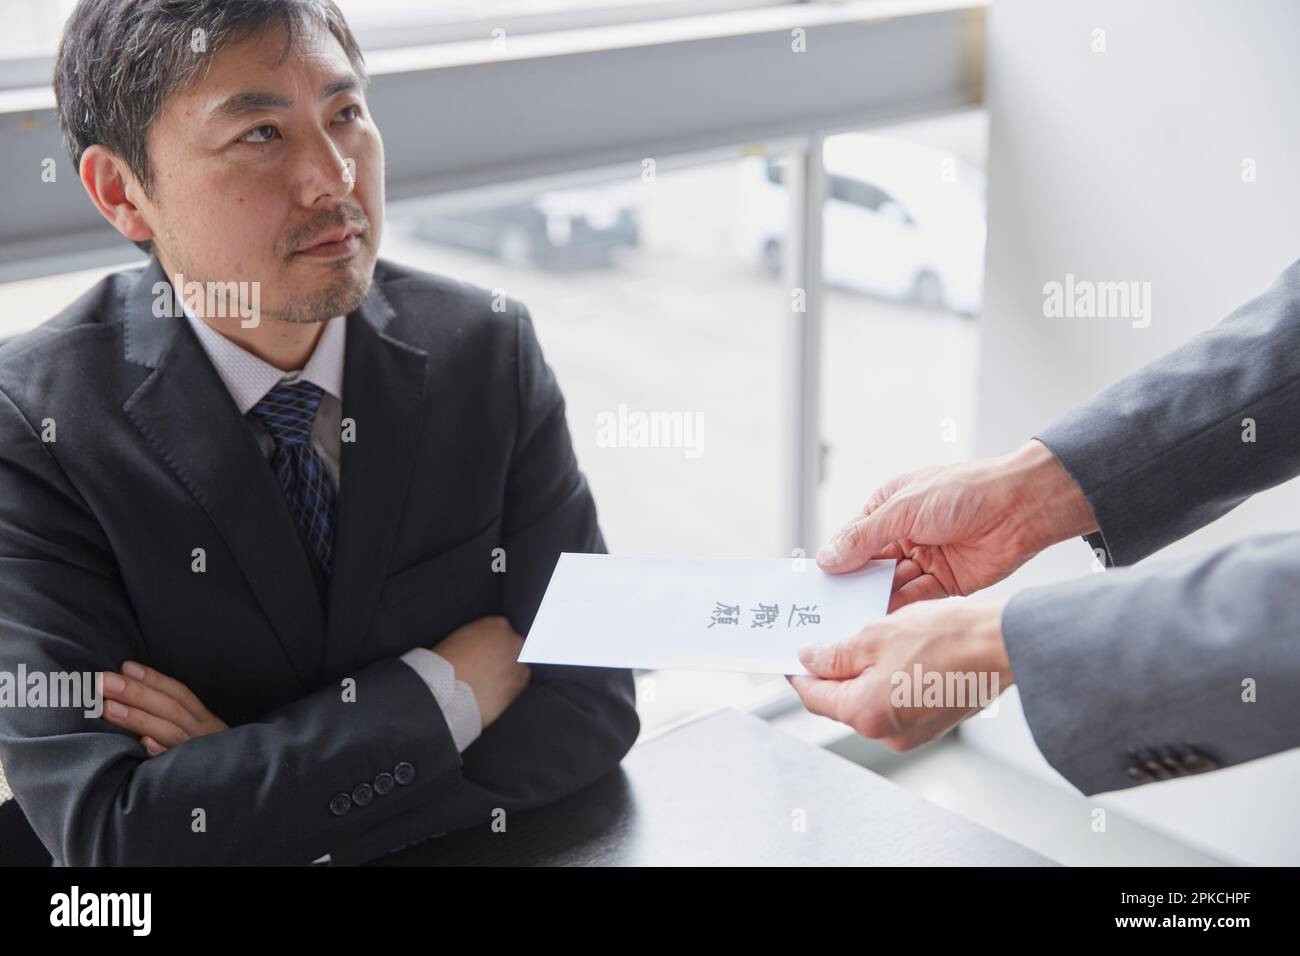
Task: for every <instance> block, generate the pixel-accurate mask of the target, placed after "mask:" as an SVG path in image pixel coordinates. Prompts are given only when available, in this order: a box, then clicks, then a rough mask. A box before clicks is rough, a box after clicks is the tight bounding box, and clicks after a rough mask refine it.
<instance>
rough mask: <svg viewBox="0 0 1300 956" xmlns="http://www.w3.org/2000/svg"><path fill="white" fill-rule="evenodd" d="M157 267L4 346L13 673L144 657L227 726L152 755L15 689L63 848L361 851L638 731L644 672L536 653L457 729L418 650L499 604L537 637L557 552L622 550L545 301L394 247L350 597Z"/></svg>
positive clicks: (570, 779) (366, 413)
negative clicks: (583, 455)
mask: <svg viewBox="0 0 1300 956" xmlns="http://www.w3.org/2000/svg"><path fill="white" fill-rule="evenodd" d="M156 282H165V277H164V275H163V269H162V267H161V265H160V264H159V262H158V261H157V259H153V260H152V261H151V262H150V263H149V265H148V266H147V267H146V268H145V269H144V270H143V271H142V270H139V269H137V270H134V271H128V272H121V273H117V274H115V275H112V276H109V277H108V278H106V279H104V280H103V281H102V282H100V283H99V284H98V285H96V286H95V287H94V288H93V289H91V290H90V291H89V292H87V293H86V294H85V295H83V296H82V297H81V298H80V299H78V300H77V301H76V302H74V303H73V304H72V305H71V306H69V307H68V308H67V309H65V310H64V311H63V312H62V313H60V314H59V315H58V316H57V317H55V318H54V319H52V320H50V321H49V322H46V323H45V324H43V325H41V326H40V327H39V328H37V329H34V330H33V331H31V332H30V333H27V334H26V335H23V336H21V337H19V338H17V339H15V340H13V341H11V342H9V343H8V344H7V345H5V346H4V347H3V348H2V349H0V670H7V671H9V672H11V673H16V672H17V669H18V666H19V664H20V663H22V664H25V665H26V668H27V671H28V672H29V673H30V672H33V671H41V672H66V671H82V672H84V671H97V670H103V669H112V670H119V669H120V667H121V664H122V661H123V660H126V659H135V660H138V661H141V662H143V663H146V664H149V665H152V666H154V667H156V668H158V669H159V670H161V671H162V672H163V673H165V674H168V675H170V676H172V677H175V678H177V679H178V680H180V681H182V682H184V683H185V684H187V685H188V686H189V687H190V689H191V690H193V691H194V692H195V693H196V694H197V695H198V696H199V698H200V699H201V700H202V701H203V702H204V703H205V704H206V705H207V706H208V708H209V709H210V710H212V712H213V713H215V714H216V715H217V716H219V717H221V718H222V719H223V720H225V721H226V722H227V723H228V724H229V725H230V727H231V729H230V730H229V731H228V732H225V733H220V734H213V735H210V736H206V737H202V738H197V739H194V740H191V741H188V742H186V743H185V744H182V745H180V746H178V747H175V748H173V749H171V750H170V751H168V752H166V753H164V754H163V755H161V756H159V757H156V758H153V759H147V758H146V753H145V750H144V748H143V747H142V745H141V744H140V743H139V741H138V740H137V739H136V737H135V736H134V735H132V734H130V733H128V732H126V731H124V730H122V729H119V728H117V727H114V726H113V725H111V724H109V723H108V722H107V721H105V720H103V719H99V718H86V717H85V716H84V715H83V713H82V708H81V707H71V708H42V709H27V708H24V709H18V708H0V761H2V762H3V765H4V768H5V771H6V773H7V775H8V778H9V781H10V784H11V785H12V787H13V790H14V793H15V794H16V796H17V798H18V800H19V802H20V804H21V805H22V807H23V809H24V810H25V811H26V813H27V816H28V817H29V818H30V820H31V822H32V826H33V827H34V828H35V830H36V832H37V833H38V834H39V836H40V837H41V839H42V841H43V842H44V843H45V845H46V847H47V848H48V849H49V850H50V852H51V853H52V854H53V856H54V859H55V862H56V863H60V864H68V865H76V864H154V863H308V862H311V861H312V860H314V859H316V858H317V857H319V856H321V855H323V854H325V853H330V854H332V857H333V860H334V862H336V863H348V862H355V861H359V860H363V859H367V858H371V857H374V856H377V855H380V854H382V853H384V852H385V851H387V850H389V849H392V848H395V847H397V846H400V845H404V844H406V843H410V842H413V841H417V840H420V839H423V838H426V837H430V836H433V835H436V834H439V833H442V832H445V831H448V830H452V829H455V828H460V827H466V826H470V825H474V824H484V823H488V822H489V821H490V820H491V818H492V813H493V811H494V810H495V809H497V808H501V809H504V810H506V811H507V812H509V811H512V810H517V809H521V808H525V807H530V806H533V805H537V804H542V803H546V802H548V801H553V800H555V799H556V798H558V797H561V796H563V795H565V794H567V793H569V792H571V791H573V790H575V789H577V788H579V787H582V786H583V785H585V784H587V783H588V782H590V781H592V780H594V779H595V778H597V777H599V776H600V775H602V774H603V773H605V772H606V771H608V770H610V769H611V768H613V767H614V766H616V765H617V763H618V761H619V760H620V759H621V758H622V756H623V755H624V753H626V752H627V750H628V748H629V747H630V746H631V744H632V742H633V740H634V739H635V737H636V734H637V731H638V723H637V718H636V713H635V710H634V692H633V685H632V679H631V675H630V674H629V673H628V672H626V671H619V670H603V669H588V668H554V667H552V668H547V667H535V668H534V670H533V678H532V682H531V684H530V685H529V687H528V689H527V690H526V691H525V692H524V693H523V694H522V696H520V697H519V698H518V699H517V700H516V701H515V703H514V704H513V705H512V706H511V707H510V708H509V710H507V711H506V713H505V714H504V715H503V716H502V717H501V718H500V719H499V720H497V721H496V722H495V723H494V724H492V725H491V726H490V727H488V728H487V729H486V730H485V731H484V732H483V734H482V736H481V737H480V738H479V739H478V740H477V741H475V743H474V744H473V745H471V746H470V747H469V748H468V749H467V750H466V751H465V753H464V754H463V755H460V754H458V753H457V752H456V747H455V745H454V744H453V742H452V738H451V735H450V733H449V731H448V729H447V725H446V722H445V720H444V719H443V716H442V713H441V711H440V710H439V708H438V706H437V704H436V703H435V700H434V697H433V695H432V694H431V693H430V691H429V689H428V688H427V687H426V685H425V684H424V683H423V682H422V680H421V679H420V677H419V676H418V675H417V674H416V673H415V671H414V670H412V669H411V668H410V667H408V666H407V665H406V664H404V663H403V662H401V661H400V660H398V655H400V654H401V653H403V652H404V651H407V650H409V649H411V648H412V647H417V646H425V647H431V646H433V645H434V644H436V643H437V642H438V641H439V640H440V639H441V638H443V637H445V636H446V635H447V634H448V633H450V632H451V631H452V630H453V629H455V628H456V627H458V626H460V625H462V624H465V623H468V622H470V621H473V620H475V619H477V618H479V617H482V616H484V615H493V614H502V615H505V616H506V617H507V618H509V620H510V621H511V623H512V624H513V625H514V627H515V629H516V630H517V631H518V632H519V633H521V634H526V633H527V631H528V628H529V627H530V626H531V623H532V620H533V617H534V615H535V614H536V612H537V608H538V605H539V603H540V601H541V597H542V594H543V592H544V591H545V589H546V585H547V582H548V581H549V579H550V575H551V571H552V569H553V568H554V565H555V562H556V560H557V558H558V556H559V554H560V552H561V551H588V552H591V551H604V541H603V539H602V537H601V533H600V530H599V528H598V527H597V524H596V510H595V505H594V503H593V501H592V498H591V494H590V493H589V491H588V488H587V484H586V481H585V479H584V478H583V476H582V474H581V473H580V472H579V470H578V467H577V462H576V460H575V458H574V454H573V451H572V447H571V444H570V440H569V434H568V429H567V426H566V423H565V418H564V402H563V399H562V397H561V394H560V391H559V388H558V387H557V386H556V382H555V378H554V376H553V375H552V373H551V371H550V369H549V368H548V367H547V365H546V364H545V362H544V360H543V357H542V353H541V350H540V347H539V345H538V343H537V339H536V337H535V335H534V332H533V327H532V323H531V320H530V319H529V316H528V312H527V311H526V309H524V307H523V306H522V305H519V304H516V303H513V302H511V303H508V306H507V308H506V309H505V310H504V311H493V309H492V308H491V304H492V303H491V299H490V296H489V294H488V293H487V292H485V291H484V290H481V289H477V288H474V287H471V286H468V285H465V284H462V283H458V282H454V281H451V280H448V279H444V278H439V277H435V276H432V275H428V274H426V273H421V272H417V271H415V270H411V269H407V268H403V267H401V266H397V265H394V264H392V263H387V262H384V261H383V260H380V261H379V262H378V263H377V265H376V269H375V281H374V284H373V286H372V289H371V292H370V294H369V297H368V298H367V299H366V301H365V303H364V304H363V305H362V306H361V308H360V309H358V310H357V311H356V312H354V313H352V314H350V315H349V316H347V323H348V326H347V348H346V358H345V372H344V399H343V417H344V419H345V421H346V420H347V419H352V420H353V421H354V422H355V441H352V442H344V444H343V446H342V456H341V471H342V478H341V486H342V487H341V495H340V498H339V515H338V524H337V528H336V539H335V562H334V575H333V581H332V586H331V589H330V594H329V601H328V608H327V613H326V612H325V610H324V609H322V607H321V605H320V601H319V599H318V596H317V591H316V588H315V585H314V583H313V577H312V571H311V569H310V565H309V563H308V559H307V556H306V552H305V551H304V550H303V547H302V545H301V543H300V539H299V536H298V533H297V530H296V528H295V525H294V522H293V518H292V517H291V514H290V511H289V508H288V506H287V504H286V501H285V498H284V496H283V494H282V492H281V490H280V488H279V486H278V484H277V483H276V479H275V476H274V474H273V472H272V470H271V468H270V466H269V465H268V463H267V461H266V460H265V458H263V456H262V454H261V452H260V450H259V448H258V446H257V442H256V440H255V438H254V436H253V433H252V431H251V430H250V428H249V427H248V424H247V422H246V421H244V420H243V419H242V418H241V417H240V415H239V413H238V410H237V409H236V407H235V404H234V401H233V400H232V398H231V396H230V394H229V392H228V391H227V389H226V387H225V385H224V384H223V383H222V381H221V380H220V378H219V377H218V375H217V372H216V370H215V369H214V368H213V366H212V365H211V363H210V362H209V360H208V358H207V356H206V354H205V353H204V351H203V349H202V346H201V345H200V344H199V342H198V340H197V339H196V337H195V336H194V334H193V330H191V329H190V328H189V326H188V323H187V322H186V320H185V319H184V317H183V316H182V315H181V312H180V311H179V305H176V307H175V313H174V314H175V315H176V316H178V317H177V318H159V317H157V316H156V315H155V314H154V312H155V310H154V302H155V298H156V297H155V295H154V292H153V289H154V284H155V283H156ZM164 288H165V289H166V290H167V294H168V295H169V296H170V294H171V293H170V286H165V287H164ZM173 302H174V300H173ZM50 422H52V423H53V425H54V438H55V440H54V441H45V440H42V439H43V437H48V436H47V434H46V431H45V429H46V426H47V425H48V424H49V423H50ZM498 547H499V548H503V549H504V550H505V560H506V570H505V572H504V573H495V572H494V571H493V570H492V551H493V549H495V548H498ZM199 548H201V549H203V552H204V554H205V556H206V570H205V571H203V572H201V573H199V572H196V571H195V570H193V567H194V561H195V549H199ZM348 679H351V680H352V681H355V701H354V702H352V701H347V700H345V694H344V682H345V681H346V680H348ZM398 768H400V769H398ZM389 774H391V775H394V776H395V777H396V784H395V785H394V786H393V787H392V789H391V791H390V792H388V793H383V792H382V791H384V790H385V789H387V784H388V779H387V778H385V777H383V776H381V775H389ZM377 778H379V779H380V783H379V784H378V785H376V783H375V781H376V779H377ZM403 780H405V781H406V782H405V783H403V782H402V781H403ZM363 784H369V785H371V788H372V790H373V791H375V792H374V794H373V795H372V796H371V797H370V799H369V800H366V799H365V798H366V788H365V787H360V785H363ZM359 787H360V792H359V795H358V788H359ZM340 794H347V795H349V800H348V801H339V800H338V799H337V798H338V796H339V795H340ZM344 802H346V803H348V804H350V807H349V808H348V809H347V810H346V812H343V813H341V814H339V813H336V812H335V811H337V810H339V809H340V808H341V806H342V804H343V803H344ZM199 811H202V812H201V813H200V812H199ZM196 821H202V822H203V823H204V824H205V826H206V829H205V830H204V831H202V832H195V830H196V829H198V823H196Z"/></svg>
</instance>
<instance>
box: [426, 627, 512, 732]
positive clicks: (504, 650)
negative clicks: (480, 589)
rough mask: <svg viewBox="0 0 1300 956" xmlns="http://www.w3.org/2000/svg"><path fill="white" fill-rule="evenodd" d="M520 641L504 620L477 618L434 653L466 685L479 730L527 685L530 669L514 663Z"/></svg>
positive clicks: (448, 638) (438, 647)
mask: <svg viewBox="0 0 1300 956" xmlns="http://www.w3.org/2000/svg"><path fill="white" fill-rule="evenodd" d="M523 646H524V639H523V638H522V637H520V636H519V635H518V634H516V633H515V631H514V628H512V627H511V626H510V622H509V621H507V620H506V619H505V618H504V617H481V618H479V619H478V620H477V621H473V622H471V623H469V624H466V625H465V626H464V627H459V628H457V629H456V630H454V631H452V632H451V633H450V634H448V635H447V636H446V637H445V638H444V639H443V640H442V641H441V642H440V643H439V644H437V645H435V646H434V648H433V649H434V650H435V651H437V652H438V653H439V654H440V655H441V656H442V657H443V658H444V659H445V660H446V661H447V662H448V663H449V664H451V666H452V667H453V668H455V670H456V679H457V680H463V681H464V682H465V683H467V684H469V689H470V690H472V691H473V692H474V700H475V702H476V703H477V704H478V713H479V719H480V721H481V722H482V725H483V727H484V728H485V729H486V728H487V726H488V725H489V724H490V723H492V722H493V721H494V720H496V719H497V718H498V717H500V716H501V715H502V714H503V713H505V709H506V708H507V707H509V706H510V705H511V704H512V703H514V700H515V698H516V697H518V696H519V695H520V694H522V693H523V692H524V688H525V687H527V686H528V679H529V677H531V676H532V669H531V668H530V667H529V666H528V665H527V664H520V663H519V661H518V657H519V651H520V650H521V649H522V648H523Z"/></svg>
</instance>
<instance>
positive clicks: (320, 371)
mask: <svg viewBox="0 0 1300 956" xmlns="http://www.w3.org/2000/svg"><path fill="white" fill-rule="evenodd" d="M181 305H182V307H183V308H184V310H185V317H186V318H187V319H188V320H189V323H190V327H191V328H193V329H194V333H195V335H197V336H198V339H199V344H201V345H202V346H203V350H204V351H205V352H207V354H208V358H209V359H210V360H211V362H212V364H213V366H215V367H216V370H217V374H218V375H220V376H221V380H222V381H223V382H225V384H226V388H227V389H229V391H230V395H231V397H232V398H234V400H235V404H236V405H237V406H238V408H239V414H241V415H247V414H248V413H249V411H251V410H252V408H253V406H255V405H256V404H257V403H258V402H260V401H261V400H262V399H263V398H265V397H266V393H267V392H269V391H270V390H271V389H273V388H275V386H277V385H279V384H281V383H282V382H285V383H287V382H296V381H299V380H300V379H306V380H307V381H309V382H312V383H314V384H315V385H318V386H320V388H322V389H323V390H324V391H326V392H329V393H330V394H331V395H333V396H334V397H335V398H336V399H338V400H339V401H342V400H343V349H344V345H345V343H346V339H347V335H346V331H347V322H346V316H342V315H336V316H334V317H333V318H332V319H327V320H326V321H325V328H324V329H322V330H321V334H320V338H318V339H317V340H316V348H315V349H314V350H313V351H312V353H311V357H310V358H309V359H308V360H307V364H306V365H305V366H303V368H301V369H299V370H297V371H294V372H282V371H281V370H280V369H278V368H276V367H275V366H274V365H271V364H270V363H269V362H264V361H262V359H260V358H258V357H257V356H256V355H254V354H253V353H252V352H249V351H248V350H246V349H244V348H243V347H241V346H239V345H236V344H235V343H234V342H232V341H231V340H230V339H228V338H226V337H225V336H224V335H222V334H221V333H220V332H218V331H217V330H216V329H214V328H212V326H210V325H208V324H207V323H206V322H204V321H203V320H202V319H200V318H198V317H197V316H195V315H194V313H193V312H191V311H190V308H189V306H188V305H186V304H185V303H183V302H182V303H181Z"/></svg>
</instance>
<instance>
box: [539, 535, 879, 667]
mask: <svg viewBox="0 0 1300 956" xmlns="http://www.w3.org/2000/svg"><path fill="white" fill-rule="evenodd" d="M893 581H894V562H893V561H871V562H869V563H868V564H867V565H866V566H865V567H863V568H861V569H859V570H857V571H852V572H849V573H848V574H834V575H833V574H827V573H825V572H824V571H822V570H821V569H820V568H818V567H817V563H816V562H815V561H813V560H811V559H808V558H663V557H638V556H628V555H612V554H570V553H567V552H566V553H565V554H562V555H560V560H559V562H558V563H557V564H556V566H555V572H554V573H553V574H552V575H551V583H550V585H549V586H548V587H547V589H546V595H545V597H543V598H542V605H541V607H540V608H539V609H538V611H537V617H536V619H535V620H534V621H533V626H532V628H531V629H530V630H529V632H528V638H527V640H526V641H525V642H524V647H523V651H522V652H521V653H520V655H519V660H520V661H521V662H523V663H525V664H575V665H585V666H588V667H630V668H644V669H654V670H663V669H670V670H696V671H699V670H705V671H741V672H745V673H751V674H806V673H807V671H806V670H805V669H804V667H803V665H802V664H800V663H799V648H801V647H803V646H804V645H805V644H824V643H832V642H835V641H842V640H845V639H847V638H850V637H852V636H853V635H854V634H856V633H857V632H858V631H859V630H861V629H862V627H863V625H865V624H867V623H869V622H870V621H874V620H876V619H878V618H881V617H884V616H885V611H886V610H887V608H888V606H889V594H890V590H891V587H892V585H893Z"/></svg>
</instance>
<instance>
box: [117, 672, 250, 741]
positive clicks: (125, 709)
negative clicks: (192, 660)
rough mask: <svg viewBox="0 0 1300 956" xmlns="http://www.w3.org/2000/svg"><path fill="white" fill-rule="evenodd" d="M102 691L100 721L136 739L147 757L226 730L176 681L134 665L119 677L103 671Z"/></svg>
mask: <svg viewBox="0 0 1300 956" xmlns="http://www.w3.org/2000/svg"><path fill="white" fill-rule="evenodd" d="M103 687H104V697H105V701H104V719H105V720H107V721H108V722H109V723H110V724H115V725H117V726H118V727H125V728H126V729H127V730H129V731H131V732H132V733H133V734H136V735H138V736H139V737H140V742H141V743H143V744H144V746H145V749H146V750H147V751H149V756H150V757H156V756H158V755H159V754H160V753H163V752H164V751H166V750H167V749H168V748H170V747H175V746H176V745H177V744H182V743H184V742H185V741H187V740H189V739H190V738H192V737H203V736H206V735H207V734H217V733H221V731H223V730H229V729H230V728H229V727H228V726H227V725H226V723H225V722H224V721H223V720H222V719H221V718H220V717H217V716H216V715H214V714H212V713H211V712H210V711H209V710H208V709H207V708H206V707H204V706H203V702H202V701H200V700H199V699H198V698H197V697H195V696H194V693H193V692H192V691H191V690H190V689H189V688H188V687H186V686H185V685H184V684H182V683H181V682H180V681H178V680H174V679H172V678H170V677H168V676H167V675H166V674H163V673H160V672H159V671H156V670H154V669H153V668H152V667H144V666H143V665H141V664H137V663H136V662H135V661H124V662H123V663H122V673H121V674H116V673H113V672H112V671H105V672H104V675H103Z"/></svg>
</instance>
